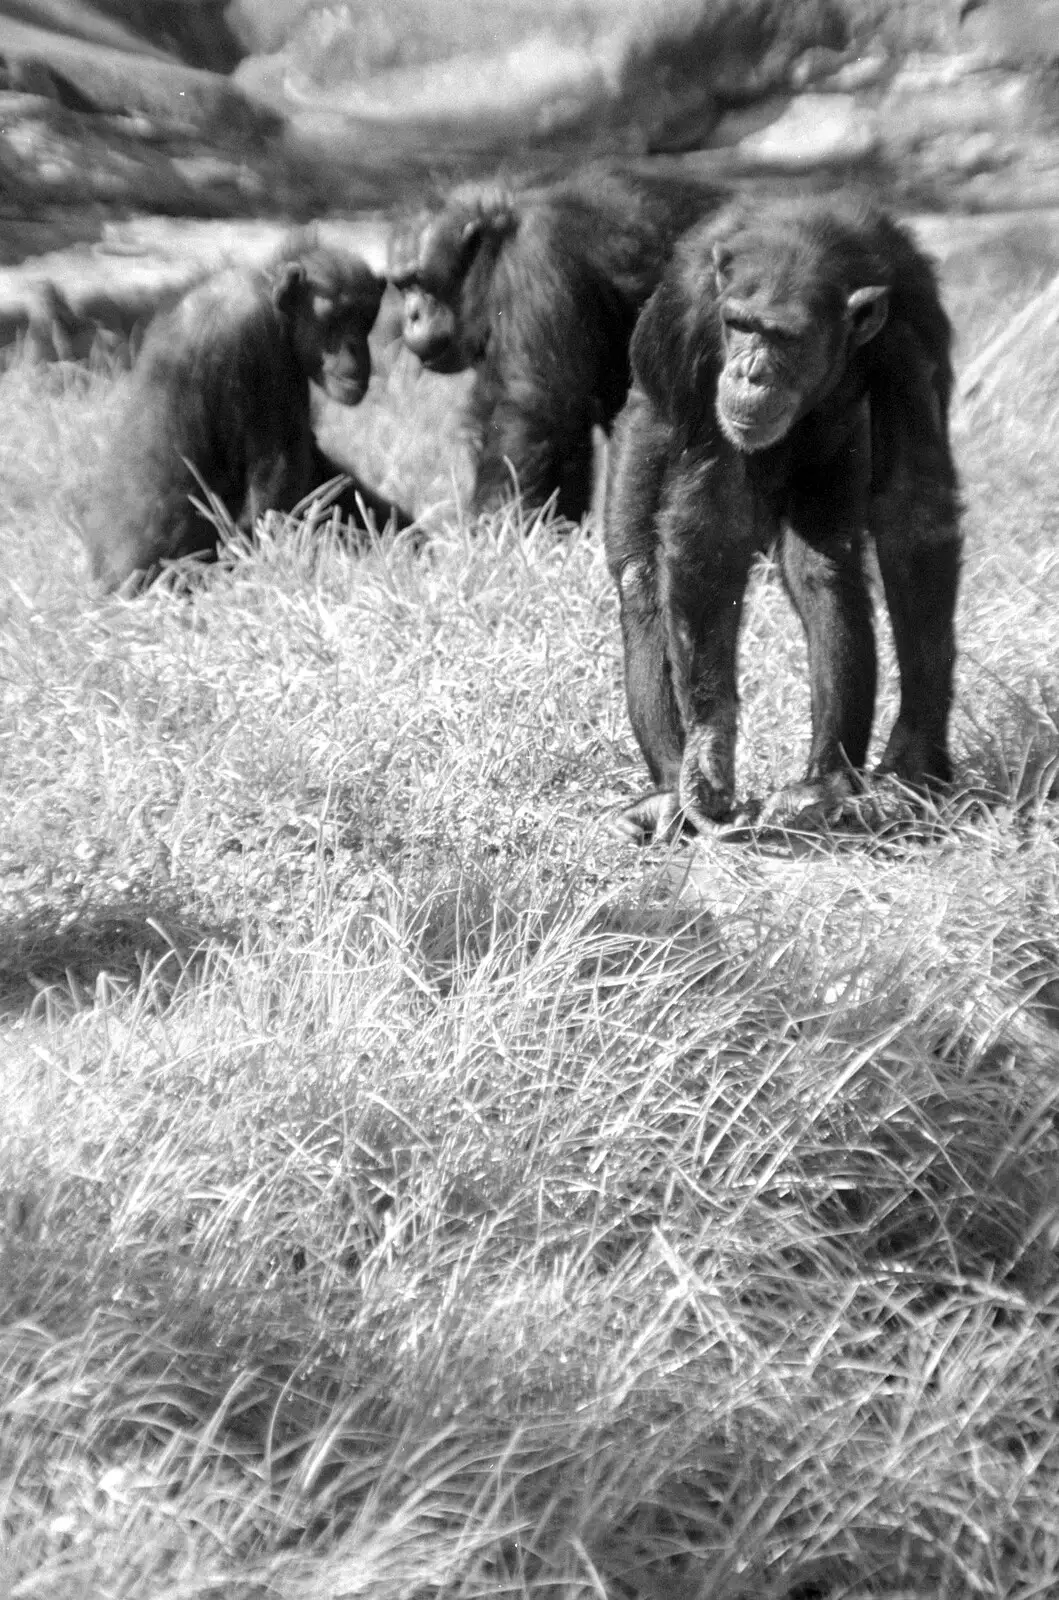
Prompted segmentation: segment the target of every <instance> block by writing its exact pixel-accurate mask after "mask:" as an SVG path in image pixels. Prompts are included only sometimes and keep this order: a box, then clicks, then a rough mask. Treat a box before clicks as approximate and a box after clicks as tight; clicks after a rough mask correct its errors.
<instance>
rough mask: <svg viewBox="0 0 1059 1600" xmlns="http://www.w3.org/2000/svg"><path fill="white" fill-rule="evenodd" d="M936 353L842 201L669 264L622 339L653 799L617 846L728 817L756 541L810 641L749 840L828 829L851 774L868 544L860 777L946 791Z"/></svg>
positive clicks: (625, 532) (950, 538) (617, 494)
mask: <svg viewBox="0 0 1059 1600" xmlns="http://www.w3.org/2000/svg"><path fill="white" fill-rule="evenodd" d="M950 342H951V330H950V326H949V321H948V318H947V316H946V314H945V312H944V310H943V308H942V305H941V302H940V299H939V294H938V285H937V282H936V279H935V276H934V272H933V269H932V267H931V265H930V263H929V262H928V261H927V260H926V259H925V258H924V257H923V256H922V255H921V254H920V252H919V251H918V249H917V248H916V246H915V245H914V243H913V242H912V240H911V238H910V237H909V235H908V234H907V233H906V232H905V231H904V229H902V228H901V227H899V226H898V225H897V224H896V223H894V222H893V221H891V220H890V219H889V218H888V217H887V216H885V215H884V214H883V213H881V212H880V211H877V210H875V209H873V208H871V207H869V206H868V205H866V204H863V203H860V202H858V201H857V200H856V199H854V198H852V197H844V198H840V199H839V200H838V201H834V202H824V201H815V200H794V201H788V202H778V203H776V204H774V205H770V206H768V207H765V208H761V207H757V208H755V209H753V210H752V209H750V208H749V207H742V206H733V207H732V208H730V209H726V210H725V211H724V212H722V213H721V214H720V215H718V216H717V217H715V218H713V219H712V220H710V221H709V222H707V223H705V224H704V225H703V226H701V227H698V228H696V229H695V230H694V231H693V232H692V233H690V234H689V235H688V236H687V237H686V238H685V239H684V240H682V241H681V243H680V245H679V246H678V247H677V249H676V251H675V253H674V257H673V260H672V262H671V264H670V267H669V269H668V271H667V272H666V275H665V277H664V279H663V280H662V282H661V284H660V285H659V287H658V289H657V290H656V292H655V293H654V295H653V297H652V298H651V299H650V300H649V301H648V303H647V305H646V307H645V308H644V311H643V314H642V315H641V317H640V320H639V323H638V325H637V328H636V332H635V335H634V338H633V341H632V365H633V372H634V383H633V387H632V391H631V393H630V396H629V401H628V404H627V406H626V408H625V410H624V412H623V414H622V416H621V418H620V420H619V424H618V428H617V440H618V443H617V450H616V459H615V462H614V469H613V473H612V480H611V484H610V489H609V493H608V511H607V521H606V549H607V561H608V565H609V568H610V571H611V574H612V576H613V578H614V580H615V582H616V584H617V588H618V593H619V598H620V607H621V622H622V633H623V639H624V649H625V687H626V695H627V700H628V707H629V715H630V718H631V721H632V726H633V731H634V732H635V734H636V738H637V740H638V741H639V744H640V748H641V750H642V751H643V754H644V757H645V758H646V761H647V765H648V767H649V768H650V771H651V777H652V779H653V780H654V783H655V784H656V785H657V790H656V792H654V793H652V794H649V795H647V796H645V797H644V798H643V799H641V800H639V801H637V802H636V803H635V804H634V805H632V806H630V807H629V808H628V810H627V811H626V812H625V813H624V814H623V825H624V828H625V831H626V832H628V833H629V834H630V835H631V836H633V837H641V838H642V837H644V836H646V835H649V834H651V833H653V832H659V833H666V832H669V831H671V830H672V829H673V828H674V827H675V826H677V825H678V824H679V821H680V820H681V819H684V820H687V821H690V822H691V823H693V824H694V823H701V822H702V821H703V820H712V821H717V820H723V819H724V818H725V817H726V816H728V815H729V813H730V812H731V809H732V803H733V799H734V788H735V739H736V710H737V695H736V646H737V636H738V631H739V621H740V614H741V611H742V605H743V594H744V590H745V588H746V583H747V577H748V574H749V571H750V567H751V564H752V562H753V560H754V557H755V555H756V553H757V552H758V551H760V550H762V549H764V548H766V547H767V546H768V545H769V544H771V543H773V542H775V541H778V549H779V566H780V571H781V573H782V576H783V580H784V583H785V585H786V588H787V592H788V594H789V595H790V598H791V600H792V602H793V604H794V607H795V609H796V611H797V612H798V615H799V617H800V618H801V621H802V624H803V626H804V629H805V633H806V637H807V640H808V647H809V676H810V699H811V711H812V742H811V745H810V750H809V763H808V767H807V769H806V773H805V777H804V779H803V781H802V782H800V783H791V784H788V785H787V786H786V787H785V788H783V789H781V790H780V791H779V792H778V793H777V794H776V795H774V796H773V797H772V800H771V801H770V802H769V803H768V805H766V808H765V812H764V819H765V820H766V821H779V822H782V821H789V820H790V819H792V818H794V817H797V816H799V814H802V815H804V816H805V817H806V819H808V818H809V817H810V816H812V815H813V814H814V813H817V814H819V813H825V814H826V812H827V811H829V810H830V809H831V808H832V807H834V806H835V805H837V804H838V802H839V801H840V800H841V799H842V798H844V797H845V796H846V795H848V794H849V793H850V792H851V789H852V782H851V775H852V773H853V772H855V771H856V769H858V768H860V767H861V766H863V764H864V760H865V757H866V755H867V751H868V740H869V736H870V733H871V724H872V715H873V711H874V702H875V676H876V665H875V641H874V634H873V626H872V608H871V601H870V598H869V594H868V590H867V585H866V581H865V575H864V570H863V553H864V549H863V541H864V534H865V532H870V533H871V535H872V536H873V537H874V542H875V548H876V552H877V554H878V560H879V567H880V570H881V574H882V580H883V588H884V591H885V595H886V603H887V607H888V609H889V613H890V618H891V622H892V624H893V632H894V641H895V645H896V652H897V662H898V666H899V669H900V679H901V700H900V709H899V712H898V716H897V721H896V722H895V724H894V727H893V731H892V732H891V734H890V738H889V742H888V744H887V746H886V749H885V752H884V754H883V757H882V761H881V764H880V771H883V772H892V773H895V774H896V775H897V776H899V777H900V778H902V779H904V780H905V781H907V782H909V783H912V784H922V783H927V784H929V783H931V782H947V781H948V780H949V779H950V778H951V776H952V768H951V763H950V760H949V753H948V747H947V724H948V715H949V708H950V703H951V699H952V678H953V662H954V659H955V653H956V651H955V638H954V631H953V614H954V610H955V605H956V588H957V582H958V578H959V571H960V553H961V541H960V532H959V521H958V518H959V504H958V493H957V484H956V474H955V470H954V467H953V462H952V455H951V452H950V448H949V436H948V408H949V397H950V393H951V389H952V366H951V362H950V355H949V347H950Z"/></svg>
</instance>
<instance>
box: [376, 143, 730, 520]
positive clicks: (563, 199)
mask: <svg viewBox="0 0 1059 1600" xmlns="http://www.w3.org/2000/svg"><path fill="white" fill-rule="evenodd" d="M716 205H717V194H716V191H713V190H710V189H707V188H706V187H705V186H704V185H703V184H700V183H694V182H691V181H688V180H684V179H680V178H669V179H667V178H640V177H633V176H627V175H620V174H618V173H616V172H614V171H610V170H607V169H603V168H600V169H589V170H588V171H586V172H584V173H582V174H581V175H579V176H577V177H574V178H571V179H569V180H567V181H565V182H562V183H556V184H553V185H551V186H548V187H544V188H539V189H524V190H521V191H513V190H508V189H505V188H502V187H499V186H495V185H494V186H481V185H470V186H465V187H461V188H459V189H456V190H455V191H454V192H453V193H452V194H451V195H450V197H449V199H448V200H447V202H446V203H445V205H444V207H443V209H442V210H440V211H439V212H438V213H436V214H435V215H433V216H429V217H427V218H426V219H425V220H422V221H420V222H418V223H410V224H409V225H407V226H406V227H405V228H403V229H399V230H398V231H397V232H395V234H394V236H393V239H392V241H391V245H390V262H389V272H390V278H391V281H392V282H393V283H394V284H395V285H396V286H397V287H398V288H399V289H402V290H403V291H404V295H405V313H404V339H405V343H406V345H407V346H408V348H409V349H410V350H412V351H413V352H414V354H415V355H417V356H418V357H419V358H420V360H421V361H422V362H423V364H424V366H426V367H429V368H430V370H431V371H432V372H450V373H451V372H460V371H463V370H464V369H466V368H468V367H474V368H475V369H476V371H475V383H474V388H473V391H472V394H471V399H470V405H469V416H468V422H469V432H470V434H471V437H472V441H473V445H474V449H475V455H476V474H475V485H474V497H473V509H474V510H476V511H482V510H486V509H488V508H491V507H493V506H495V505H496V504H497V503H498V502H499V501H501V500H502V499H503V498H504V497H505V496H506V495H509V494H510V493H511V491H512V487H513V485H512V473H514V475H515V479H516V480H517V483H518V487H519V490H520V491H521V494H522V497H523V500H524V502H525V503H526V505H527V506H529V507H532V508H534V509H536V508H537V507H539V506H541V505H543V504H544V503H545V501H547V500H548V498H549V497H550V496H551V495H552V494H553V493H556V494H557V509H558V511H559V513H560V515H562V516H565V517H570V518H571V519H574V520H576V519H577V518H579V517H581V516H583V515H584V513H585V512H586V511H587V510H588V508H589V505H590V503H591V498H592V459H593V458H592V429H593V426H594V425H599V426H600V427H602V428H604V429H606V430H608V431H609V429H610V425H611V423H612V422H613V420H614V417H615V416H616V415H617V413H618V411H619V410H620V408H621V406H622V404H623V402H624V400H625V396H626V394H627V392H628V387H629V338H630V336H631V334H632V330H633V325H634V323H635V321H636V315H637V312H638V311H639V309H640V307H641V306H642V305H643V303H644V301H645V300H646V298H647V296H648V295H649V294H650V293H651V290H652V289H653V288H654V287H655V285H656V284H657V282H658V280H659V278H660V276H661V273H662V268H663V266H664V264H665V260H666V257H667V255H668V253H669V250H670V249H671V247H672V244H673V241H674V239H675V238H676V237H677V235H678V234H679V233H681V232H683V231H684V229H685V228H688V227H690V226H691V224H692V223H693V222H697V221H698V220H699V219H700V218H701V217H702V216H703V215H704V214H705V213H706V211H707V210H713V209H715V208H716Z"/></svg>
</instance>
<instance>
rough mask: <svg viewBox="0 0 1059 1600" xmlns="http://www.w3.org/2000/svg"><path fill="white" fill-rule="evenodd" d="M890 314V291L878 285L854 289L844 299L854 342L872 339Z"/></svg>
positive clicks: (863, 342)
mask: <svg viewBox="0 0 1059 1600" xmlns="http://www.w3.org/2000/svg"><path fill="white" fill-rule="evenodd" d="M889 314H890V291H889V289H886V288H883V287H881V286H880V285H872V286H871V287H868V288H864V289H854V291H853V293H852V294H851V295H850V297H849V299H848V300H847V301H846V315H847V316H848V317H849V325H850V330H851V333H852V336H853V343H854V344H867V342H868V340H869V339H874V338H875V335H876V334H877V333H878V332H879V330H880V328H881V327H882V325H883V323H884V322H885V321H886V318H887V317H888V316H889Z"/></svg>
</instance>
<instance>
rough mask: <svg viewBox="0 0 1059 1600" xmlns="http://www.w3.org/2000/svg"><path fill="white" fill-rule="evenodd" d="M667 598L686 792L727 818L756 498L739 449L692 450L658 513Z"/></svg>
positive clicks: (698, 806)
mask: <svg viewBox="0 0 1059 1600" xmlns="http://www.w3.org/2000/svg"><path fill="white" fill-rule="evenodd" d="M659 531H660V544H661V556H662V564H661V573H662V585H661V600H662V605H663V608H664V613H665V621H666V648H667V654H668V658H669V664H670V673H671V676H672V682H673V693H674V696H675V698H676V702H677V705H678V707H679V709H680V717H681V721H682V723H683V725H684V755H683V759H682V762H681V767H680V777H679V784H678V795H679V799H680V804H681V806H682V808H683V809H684V810H685V811H686V812H687V813H688V814H689V816H691V818H692V819H693V820H701V819H703V818H705V819H707V820H709V821H711V822H716V821H721V820H723V819H724V818H725V817H726V816H727V814H728V813H729V811H730V810H731V807H732V801H733V799H734V795H735V740H736V724H737V718H738V689H737V676H736V674H737V651H738V640H739V624H740V621H741V618H742V611H743V596H744V594H745V592H746V585H747V579H748V577H749V575H750V566H751V563H752V561H753V559H754V555H755V553H756V551H757V550H758V549H759V548H760V530H759V529H758V528H757V527H756V523H755V516H754V502H753V499H752V497H751V495H750V493H749V492H748V490H747V487H746V483H745V479H744V474H743V471H742V468H741V466H740V464H739V463H738V462H737V461H736V459H735V457H734V454H733V452H732V451H730V450H729V449H727V448H726V447H724V446H723V445H720V446H717V447H715V448H711V449H709V450H700V451H696V450H694V449H689V450H685V451H684V452H683V453H682V456H681V460H680V467H679V471H675V472H674V473H673V474H672V475H671V478H670V481H669V483H668V485H667V489H666V495H665V500H664V504H663V507H662V512H661V515H660V517H659Z"/></svg>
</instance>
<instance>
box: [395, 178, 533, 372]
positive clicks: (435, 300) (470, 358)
mask: <svg viewBox="0 0 1059 1600" xmlns="http://www.w3.org/2000/svg"><path fill="white" fill-rule="evenodd" d="M516 227H517V216H516V214H515V211H514V209H513V206H512V202H511V200H510V198H509V197H508V196H507V195H506V194H505V193H503V192H502V191H500V190H497V189H482V188H474V187H472V188H469V189H458V190H457V191H456V192H455V193H454V194H453V195H452V196H451V197H450V198H449V200H448V202H447V204H446V206H445V208H444V210H443V211H441V212H440V213H438V215H436V216H433V217H429V218H427V219H426V220H425V221H424V220H421V221H420V222H418V223H411V224H409V225H408V226H406V227H404V228H401V229H399V230H398V231H397V232H396V233H395V234H394V236H393V238H392V239H391V241H390V260H389V275H390V281H391V283H393V284H394V286H395V287H396V288H398V289H400V290H401V292H402V294H403V295H404V342H405V344H406V345H407V346H408V348H409V350H411V351H412V353H413V355H417V356H418V357H419V359H420V361H422V363H423V365H424V366H425V367H429V369H430V371H431V372H462V371H463V370H464V369H465V368H467V367H473V366H476V365H477V364H478V363H479V362H480V361H482V360H483V359H484V356H485V352H486V348H487V346H488V343H489V333H490V289H491V285H492V276H493V270H494V267H495V265H496V261H497V257H498V255H499V252H500V250H501V248H502V247H503V244H504V241H505V239H507V238H508V237H510V235H511V234H513V233H514V232H515V229H516Z"/></svg>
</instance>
